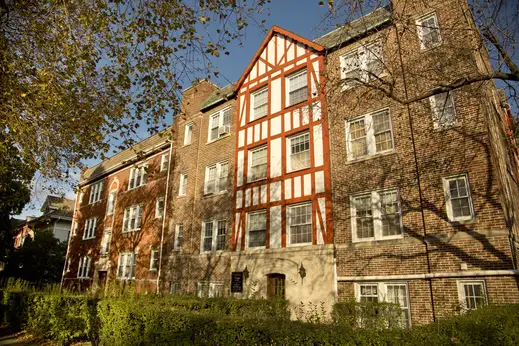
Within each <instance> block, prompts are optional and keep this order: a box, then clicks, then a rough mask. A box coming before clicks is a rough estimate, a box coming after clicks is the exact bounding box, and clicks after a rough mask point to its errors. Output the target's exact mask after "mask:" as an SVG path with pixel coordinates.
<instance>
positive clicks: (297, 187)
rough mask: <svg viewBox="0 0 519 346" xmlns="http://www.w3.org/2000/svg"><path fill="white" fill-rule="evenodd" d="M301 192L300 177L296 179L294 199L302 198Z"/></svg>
mask: <svg viewBox="0 0 519 346" xmlns="http://www.w3.org/2000/svg"><path fill="white" fill-rule="evenodd" d="M301 190H302V186H301V177H300V176H297V177H294V198H298V197H301Z"/></svg>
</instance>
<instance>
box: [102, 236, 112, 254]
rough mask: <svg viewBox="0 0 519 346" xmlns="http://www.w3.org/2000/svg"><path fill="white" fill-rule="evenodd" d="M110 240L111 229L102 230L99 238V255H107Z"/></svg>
mask: <svg viewBox="0 0 519 346" xmlns="http://www.w3.org/2000/svg"><path fill="white" fill-rule="evenodd" d="M111 240H112V231H104V233H103V238H102V240H101V255H107V254H108V253H109V252H110V242H111Z"/></svg>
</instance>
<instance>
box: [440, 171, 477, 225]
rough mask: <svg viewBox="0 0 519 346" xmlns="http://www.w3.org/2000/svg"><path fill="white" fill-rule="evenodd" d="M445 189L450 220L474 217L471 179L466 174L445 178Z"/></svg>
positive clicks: (463, 219) (465, 219)
mask: <svg viewBox="0 0 519 346" xmlns="http://www.w3.org/2000/svg"><path fill="white" fill-rule="evenodd" d="M443 190H444V193H445V200H446V205H447V216H448V218H449V220H450V221H468V220H472V219H474V207H473V205H472V197H471V195H470V186H469V179H468V176H467V175H466V174H461V175H455V176H452V177H447V178H443Z"/></svg>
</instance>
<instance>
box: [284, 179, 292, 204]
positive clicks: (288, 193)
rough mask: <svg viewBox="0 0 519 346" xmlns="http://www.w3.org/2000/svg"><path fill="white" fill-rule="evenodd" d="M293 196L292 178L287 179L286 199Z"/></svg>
mask: <svg viewBox="0 0 519 346" xmlns="http://www.w3.org/2000/svg"><path fill="white" fill-rule="evenodd" d="M290 198H292V179H290V178H288V179H286V180H285V199H290Z"/></svg>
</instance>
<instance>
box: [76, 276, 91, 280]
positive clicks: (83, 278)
mask: <svg viewBox="0 0 519 346" xmlns="http://www.w3.org/2000/svg"><path fill="white" fill-rule="evenodd" d="M77 279H78V280H90V278H89V277H80V278H77Z"/></svg>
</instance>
